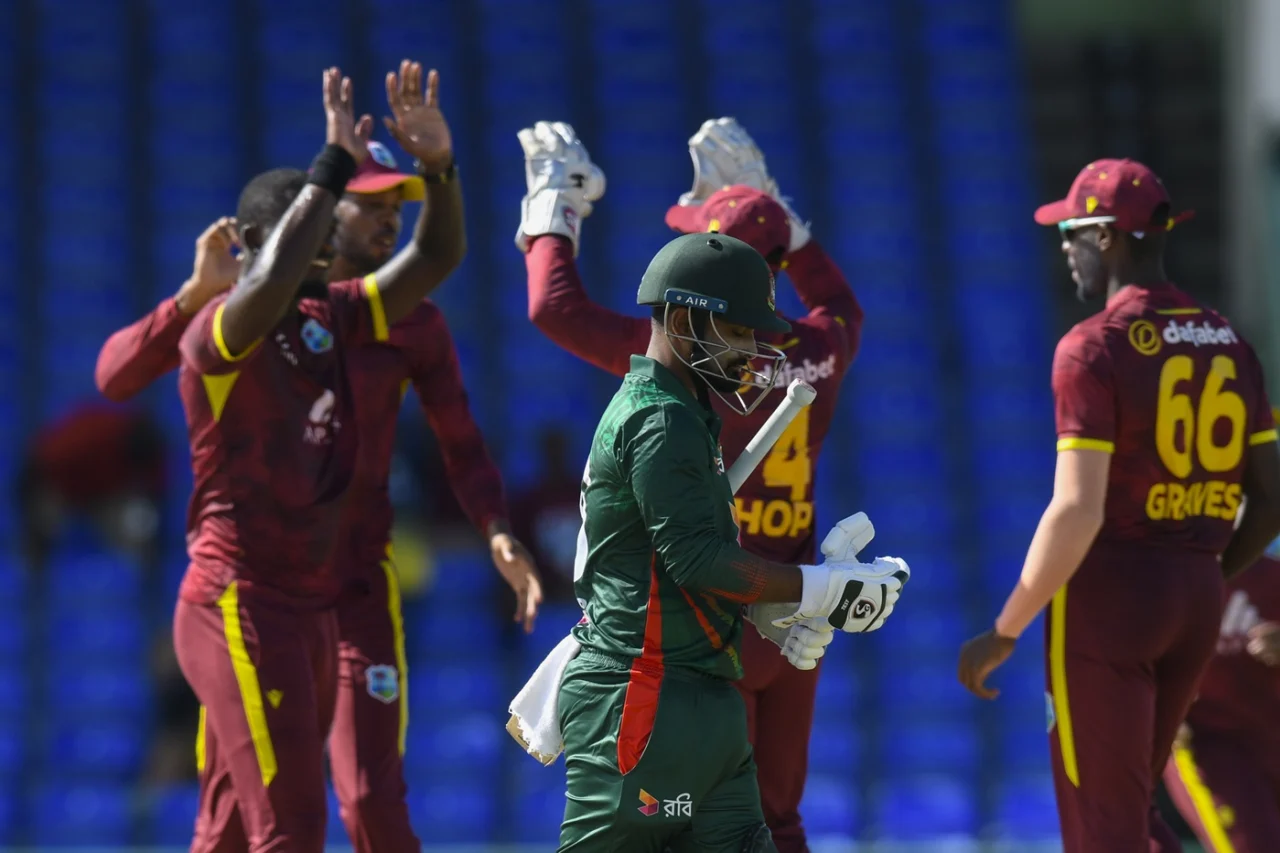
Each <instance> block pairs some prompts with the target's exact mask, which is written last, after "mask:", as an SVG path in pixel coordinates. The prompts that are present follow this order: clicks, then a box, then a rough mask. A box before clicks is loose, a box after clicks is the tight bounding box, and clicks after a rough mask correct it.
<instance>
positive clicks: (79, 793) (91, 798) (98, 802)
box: [31, 783, 133, 848]
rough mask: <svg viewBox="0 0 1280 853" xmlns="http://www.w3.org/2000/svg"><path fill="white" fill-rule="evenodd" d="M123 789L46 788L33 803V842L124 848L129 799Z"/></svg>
mask: <svg viewBox="0 0 1280 853" xmlns="http://www.w3.org/2000/svg"><path fill="white" fill-rule="evenodd" d="M132 796H133V794H132V792H131V791H130V790H129V789H128V788H127V787H124V786H120V785H114V786H91V785H87V784H84V783H75V784H72V785H70V786H68V787H64V786H61V785H45V786H44V787H42V788H40V789H39V790H37V791H36V792H35V794H34V795H33V797H32V804H31V826H32V829H31V836H32V838H31V841H32V842H34V843H35V844H37V845H40V846H60V847H61V846H72V845H75V846H85V847H88V846H92V847H98V848H101V847H108V846H122V845H126V844H128V843H129V841H130V840H131V839H130V837H129V836H130V829H131V827H130V823H131V812H130V802H129V801H130V798H131V797H132Z"/></svg>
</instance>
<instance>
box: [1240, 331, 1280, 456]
mask: <svg viewBox="0 0 1280 853" xmlns="http://www.w3.org/2000/svg"><path fill="white" fill-rule="evenodd" d="M1245 346H1246V348H1247V349H1248V359H1249V368H1250V370H1249V373H1250V382H1251V383H1252V384H1253V395H1252V396H1253V397H1254V400H1253V406H1252V410H1253V411H1252V416H1251V417H1250V419H1249V444H1250V446H1253V445H1258V444H1267V443H1268V442H1272V441H1275V440H1276V438H1277V436H1280V433H1277V431H1276V410H1275V409H1273V408H1271V399H1270V397H1269V396H1268V395H1267V381H1266V376H1265V375H1264V374H1263V371H1262V363H1261V362H1260V361H1258V354H1257V353H1256V352H1254V351H1253V347H1251V346H1249V345H1248V344H1245Z"/></svg>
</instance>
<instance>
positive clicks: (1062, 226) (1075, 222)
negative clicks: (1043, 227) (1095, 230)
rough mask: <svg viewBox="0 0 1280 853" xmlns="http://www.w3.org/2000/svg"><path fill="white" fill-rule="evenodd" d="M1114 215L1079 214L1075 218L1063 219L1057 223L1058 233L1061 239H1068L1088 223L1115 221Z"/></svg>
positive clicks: (1099, 223)
mask: <svg viewBox="0 0 1280 853" xmlns="http://www.w3.org/2000/svg"><path fill="white" fill-rule="evenodd" d="M1115 221H1116V218H1115V217H1114V216H1081V217H1079V218H1077V219H1064V220H1063V221H1062V222H1059V223H1058V233H1059V234H1061V235H1062V239H1064V240H1070V239H1071V237H1072V235H1073V234H1074V232H1076V231H1077V230H1079V229H1081V228H1085V227H1087V226H1089V225H1106V224H1108V223H1111V222H1115Z"/></svg>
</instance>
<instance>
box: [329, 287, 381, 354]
mask: <svg viewBox="0 0 1280 853" xmlns="http://www.w3.org/2000/svg"><path fill="white" fill-rule="evenodd" d="M329 305H330V307H331V310H332V311H333V322H334V325H335V326H336V327H337V328H338V331H339V334H340V336H341V337H342V339H343V341H345V342H349V343H351V344H355V345H357V346H358V345H360V344H367V343H385V342H386V341H387V339H388V338H389V337H390V330H389V329H388V328H387V313H386V311H385V310H384V309H383V307H382V292H381V291H380V290H378V280H377V279H376V278H375V277H374V276H373V275H372V274H371V275H367V276H365V277H364V278H353V279H350V280H348V281H340V282H338V283H337V284H333V285H330V287H329Z"/></svg>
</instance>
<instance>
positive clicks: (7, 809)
mask: <svg viewBox="0 0 1280 853" xmlns="http://www.w3.org/2000/svg"><path fill="white" fill-rule="evenodd" d="M25 817H26V809H24V808H23V806H22V797H21V796H20V795H19V794H18V793H17V789H15V788H7V787H6V788H0V844H3V845H5V846H16V845H17V843H18V840H19V834H20V833H21V832H22V827H23V824H24V823H25Z"/></svg>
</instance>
